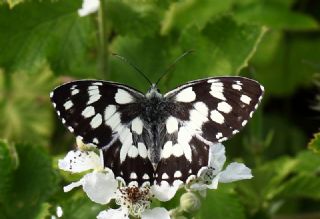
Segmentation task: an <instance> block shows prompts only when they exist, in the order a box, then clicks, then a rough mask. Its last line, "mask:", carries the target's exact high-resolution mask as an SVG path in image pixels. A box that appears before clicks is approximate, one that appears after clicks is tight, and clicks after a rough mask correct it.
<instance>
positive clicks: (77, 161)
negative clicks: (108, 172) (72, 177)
mask: <svg viewBox="0 0 320 219" xmlns="http://www.w3.org/2000/svg"><path fill="white" fill-rule="evenodd" d="M101 158H103V157H100V156H99V155H97V154H96V153H95V152H93V151H81V150H75V151H69V152H68V154H67V156H65V157H64V158H63V159H62V160H59V163H58V166H59V168H60V169H62V170H65V171H69V172H72V173H80V172H83V171H87V170H102V169H103V160H102V159H101Z"/></svg>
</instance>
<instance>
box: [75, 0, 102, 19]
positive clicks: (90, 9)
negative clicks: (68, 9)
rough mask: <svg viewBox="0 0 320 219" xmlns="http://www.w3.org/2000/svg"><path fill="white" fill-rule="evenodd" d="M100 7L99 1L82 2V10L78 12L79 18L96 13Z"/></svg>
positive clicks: (85, 0)
mask: <svg viewBox="0 0 320 219" xmlns="http://www.w3.org/2000/svg"><path fill="white" fill-rule="evenodd" d="M99 6H100V1H99V0H83V2H82V8H80V9H79V10H78V14H79V16H80V17H83V16H86V15H88V14H91V13H94V12H96V11H98V9H99Z"/></svg>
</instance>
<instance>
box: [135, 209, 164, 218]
mask: <svg viewBox="0 0 320 219" xmlns="http://www.w3.org/2000/svg"><path fill="white" fill-rule="evenodd" d="M141 219H170V214H169V212H168V211H167V209H165V208H161V207H157V208H153V209H148V210H145V211H144V212H143V213H142V214H141Z"/></svg>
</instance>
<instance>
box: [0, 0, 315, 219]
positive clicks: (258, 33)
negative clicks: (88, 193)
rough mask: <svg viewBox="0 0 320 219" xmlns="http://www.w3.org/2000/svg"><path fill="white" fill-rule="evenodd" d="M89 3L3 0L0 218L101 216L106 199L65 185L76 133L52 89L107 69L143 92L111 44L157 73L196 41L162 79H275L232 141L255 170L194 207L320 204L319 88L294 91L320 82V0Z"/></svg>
mask: <svg viewBox="0 0 320 219" xmlns="http://www.w3.org/2000/svg"><path fill="white" fill-rule="evenodd" d="M81 4H82V1H81V0H73V1H67V0H56V1H48V0H43V1H38V0H8V1H4V0H0V51H1V52H0V68H1V69H0V114H1V118H0V138H2V139H5V140H1V141H0V179H1V180H0V218H4V219H11V218H22V217H23V218H47V217H49V216H50V215H53V214H55V209H56V207H57V206H62V208H63V210H64V217H65V218H94V217H95V216H96V215H97V213H98V212H99V211H100V210H102V209H104V208H105V206H100V205H95V204H92V202H90V201H89V200H88V198H87V197H85V196H84V194H82V193H78V192H73V193H72V195H70V194H69V195H65V194H64V193H63V191H62V186H63V185H66V184H67V183H68V182H69V181H70V176H69V175H67V174H65V173H61V172H58V171H57V159H58V157H59V156H61V155H62V154H64V153H65V152H66V150H67V148H70V147H71V145H72V144H73V143H72V142H74V138H73V137H72V136H71V135H70V134H67V133H68V132H67V131H66V129H62V126H61V124H60V123H59V122H58V121H57V119H56V116H55V115H54V112H53V109H52V107H51V106H50V101H49V92H50V90H52V89H53V88H54V87H55V86H56V85H58V84H61V83H63V82H66V81H69V80H71V79H83V78H99V79H105V80H113V81H118V82H121V83H126V84H128V85H130V86H132V87H135V88H137V89H140V90H142V91H145V90H146V89H147V87H148V86H149V85H148V84H147V83H146V81H144V80H143V79H142V78H141V77H140V76H137V74H136V73H135V72H134V71H133V70H132V68H131V67H130V66H128V65H126V64H125V63H123V62H121V61H120V60H118V59H116V58H115V57H113V56H112V55H111V53H117V54H120V55H122V56H124V57H126V58H127V59H128V60H130V61H131V62H132V63H134V64H136V65H137V66H139V68H140V69H142V70H143V72H146V75H147V76H148V77H149V78H150V79H151V80H152V81H156V79H158V78H159V77H160V75H161V73H162V72H164V71H165V69H166V67H167V66H169V65H170V63H172V62H173V60H174V59H175V58H176V57H178V56H179V55H180V54H182V53H183V52H184V51H186V50H190V49H193V50H195V52H194V53H193V54H192V55H189V56H187V57H186V58H184V59H183V60H181V61H180V62H179V63H177V64H176V65H175V72H172V73H170V74H167V75H166V76H165V77H164V78H163V80H162V81H161V82H160V88H161V90H163V91H166V90H169V89H172V88H174V87H175V86H177V85H179V84H181V83H184V82H186V81H188V80H193V79H198V78H203V77H207V76H219V75H242V76H247V77H250V78H254V79H256V80H258V81H259V82H260V83H262V84H263V85H264V86H265V89H266V96H265V98H264V100H263V105H262V107H261V108H260V109H259V111H258V112H257V113H256V114H255V115H254V118H253V119H252V121H250V122H249V124H248V127H247V128H245V130H243V132H242V133H241V134H239V135H237V136H236V137H235V138H233V139H232V140H231V141H228V143H227V146H228V147H227V155H228V158H229V159H230V160H234V159H243V160H244V161H243V162H245V163H247V164H248V165H250V167H251V168H252V169H253V175H254V178H253V179H252V180H248V181H244V182H241V183H234V184H232V185H231V186H230V185H228V186H224V185H223V186H220V187H219V189H218V190H216V191H213V192H209V193H208V194H207V197H206V198H203V199H202V207H201V208H200V210H199V211H198V212H197V213H195V215H193V216H195V217H196V218H211V217H214V218H216V219H219V218H271V217H275V216H279V217H280V216H282V215H289V216H290V215H297V216H299V215H300V214H308V213H310V212H315V213H316V214H317V215H318V214H319V209H318V206H319V203H320V192H319V191H320V190H319V187H320V178H319V173H320V172H319V171H320V169H319V167H320V157H319V150H320V149H319V148H320V146H319V141H320V140H319V133H318V134H316V135H315V136H314V138H313V139H312V140H311V141H310V143H309V145H308V147H309V148H310V149H311V150H310V151H308V149H307V143H308V138H310V137H311V135H312V134H313V132H317V131H319V130H318V128H319V126H317V127H311V126H308V125H307V126H304V125H301V123H299V121H300V120H308V121H315V122H317V119H319V116H311V118H310V116H309V115H308V113H307V112H310V111H309V110H310V109H309V108H311V104H312V102H314V100H313V99H312V98H313V97H312V96H311V97H310V96H309V95H305V96H303V98H309V99H307V103H309V104H310V106H308V105H306V106H302V105H303V103H305V102H301V104H300V105H299V107H300V108H299V109H297V110H296V109H295V108H294V107H292V105H291V103H292V102H290V101H291V100H292V99H294V98H295V97H296V95H297V93H300V92H301V90H303V91H305V90H311V89H312V86H313V80H314V75H315V73H316V72H317V71H319V67H318V66H319V60H320V37H319V19H320V17H319V14H317V11H319V9H320V4H319V3H316V2H314V1H311V0H307V1H303V0H283V1H278V0H270V1H264V0H244V1H235V0H224V1H220V0H204V1H200V0H180V1H177V0H175V1H168V0H164V1H152V0H134V1H131V0H101V6H102V9H103V10H101V11H100V12H98V13H94V14H91V15H89V16H86V17H79V15H78V13H77V10H78V9H79V8H80V7H81ZM101 16H102V18H101ZM299 97H300V96H299ZM295 100H296V101H301V99H298V100H297V99H295ZM298 103H300V102H298ZM302 107H304V108H302ZM301 110H302V111H301ZM315 115H316V114H315ZM318 123H319V122H318ZM310 130H311V131H310ZM314 152H316V153H314ZM178 203H179V198H175V199H173V200H172V201H170V202H169V203H166V206H171V207H174V206H176V205H178ZM306 203H307V204H306ZM187 216H190V215H187ZM190 217H191V216H190Z"/></svg>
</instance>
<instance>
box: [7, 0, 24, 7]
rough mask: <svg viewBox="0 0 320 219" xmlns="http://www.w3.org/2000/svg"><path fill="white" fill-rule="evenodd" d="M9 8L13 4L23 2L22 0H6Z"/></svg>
mask: <svg viewBox="0 0 320 219" xmlns="http://www.w3.org/2000/svg"><path fill="white" fill-rule="evenodd" d="M7 2H8V4H9V6H10V8H13V7H14V6H16V5H18V4H20V3H22V2H24V0H7Z"/></svg>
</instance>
